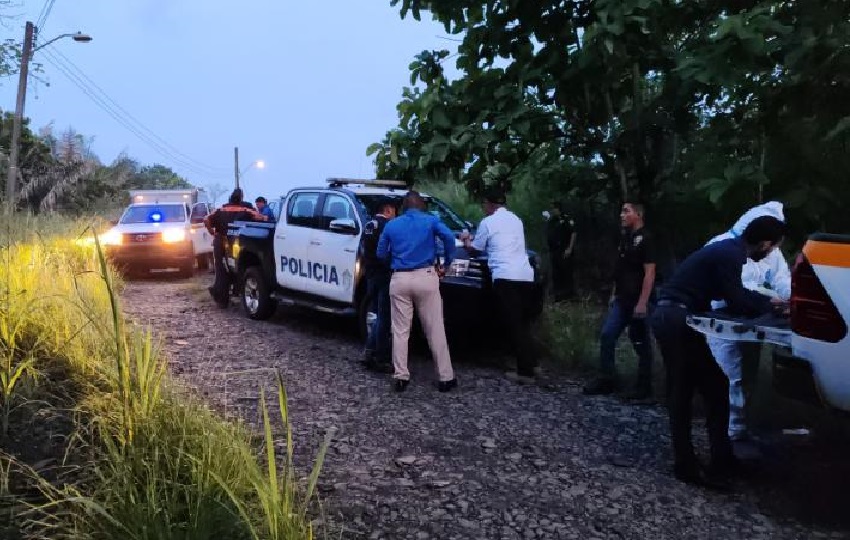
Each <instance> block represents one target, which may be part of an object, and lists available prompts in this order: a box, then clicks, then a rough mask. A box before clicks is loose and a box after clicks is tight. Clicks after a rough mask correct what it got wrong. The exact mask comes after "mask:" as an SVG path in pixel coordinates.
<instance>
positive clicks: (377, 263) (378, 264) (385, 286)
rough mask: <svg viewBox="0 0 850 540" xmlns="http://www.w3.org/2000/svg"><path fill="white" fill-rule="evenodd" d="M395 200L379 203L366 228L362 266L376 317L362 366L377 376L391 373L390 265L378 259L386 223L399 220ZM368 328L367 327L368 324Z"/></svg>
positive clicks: (386, 199) (367, 292) (387, 199)
mask: <svg viewBox="0 0 850 540" xmlns="http://www.w3.org/2000/svg"><path fill="white" fill-rule="evenodd" d="M396 212H397V211H396V206H395V202H393V200H392V199H389V198H384V199H382V200H381V201H380V202H379V203H378V208H377V209H376V213H375V216H374V217H373V218H372V219H371V220H370V221H369V222H368V223H366V226H365V227H363V262H364V265H365V270H366V297H367V298H369V302H371V304H372V307H371V311H372V312H373V313H375V314H376V318H375V321H374V322H373V323H372V327H371V329H369V332H368V338H367V339H366V348H365V349H364V350H363V358H362V363H363V366H364V367H365V368H366V369H368V370H370V371H376V372H378V373H392V372H393V367H392V361H391V352H392V346H391V337H390V279H391V278H392V271H391V270H390V263H389V261H385V260H382V259H379V258H378V240H379V239H380V238H381V233H383V232H384V227H385V226H386V225H387V223H388V222H389V221H390V220H391V219H393V218H394V217H395V216H396ZM367 324H368V323H367Z"/></svg>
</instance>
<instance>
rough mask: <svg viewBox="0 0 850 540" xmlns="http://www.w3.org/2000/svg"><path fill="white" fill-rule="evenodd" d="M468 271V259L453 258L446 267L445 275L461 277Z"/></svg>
mask: <svg viewBox="0 0 850 540" xmlns="http://www.w3.org/2000/svg"><path fill="white" fill-rule="evenodd" d="M468 271H469V259H455V260H453V261H452V264H450V265H449V267H448V268H446V275H447V276H454V277H463V276H465V275H466V273H467V272H468Z"/></svg>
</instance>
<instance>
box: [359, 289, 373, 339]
mask: <svg viewBox="0 0 850 540" xmlns="http://www.w3.org/2000/svg"><path fill="white" fill-rule="evenodd" d="M371 300H372V299H371V298H369V296H368V295H367V294H366V293H365V292H364V293H363V294H361V295H360V301H359V302H358V303H357V333H358V334H359V335H360V341H362V342H363V343H366V338H367V337H368V336H369V331H368V329H367V328H366V317H367V315H368V314H369V304H370V303H371Z"/></svg>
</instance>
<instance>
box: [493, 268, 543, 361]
mask: <svg viewBox="0 0 850 540" xmlns="http://www.w3.org/2000/svg"><path fill="white" fill-rule="evenodd" d="M533 287H534V284H533V283H531V282H529V281H512V280H508V279H496V280H494V281H493V292H494V293H495V295H496V302H497V303H498V305H499V311H500V312H501V315H502V320H503V321H504V322H505V327H506V330H507V331H508V334H509V335H510V339H511V345H512V347H513V349H514V354H515V355H516V359H517V374H518V375H522V376H525V377H533V376H534V368H535V367H537V358H536V356H535V352H534V350H535V349H534V340H533V339H532V337H531V321H530V318H529V317H528V313H527V309H526V307H527V306H528V304H529V301H528V299H529V298H531V297H532V294H533Z"/></svg>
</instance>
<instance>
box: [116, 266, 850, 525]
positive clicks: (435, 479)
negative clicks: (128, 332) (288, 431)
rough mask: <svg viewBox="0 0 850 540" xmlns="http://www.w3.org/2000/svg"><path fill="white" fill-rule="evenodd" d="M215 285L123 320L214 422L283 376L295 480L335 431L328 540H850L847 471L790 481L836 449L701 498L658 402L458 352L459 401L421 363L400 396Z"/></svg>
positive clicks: (342, 339) (329, 345)
mask: <svg viewBox="0 0 850 540" xmlns="http://www.w3.org/2000/svg"><path fill="white" fill-rule="evenodd" d="M210 281H211V276H210V275H208V274H204V275H200V276H196V277H195V278H194V279H190V280H171V279H166V278H157V279H145V280H138V281H132V282H130V283H128V284H127V287H126V289H125V290H124V292H123V306H124V310H125V311H126V313H127V314H128V315H129V316H130V318H131V319H133V320H135V321H137V322H139V323H142V324H150V325H152V326H153V327H154V328H155V329H156V330H157V331H158V332H159V333H160V335H162V337H163V341H164V347H165V350H166V352H167V355H168V358H169V364H170V366H171V370H172V373H174V375H175V376H176V377H177V378H178V379H179V380H181V381H182V382H183V383H185V384H187V385H188V386H190V387H193V388H195V389H197V391H198V392H199V393H200V394H201V395H202V396H203V397H204V398H205V399H206V400H208V401H209V403H210V404H211V405H213V406H214V407H216V408H218V409H219V410H221V411H222V412H223V413H224V414H225V415H227V416H233V415H242V417H243V418H245V419H246V420H247V421H249V422H256V412H257V411H256V408H257V404H258V395H259V391H258V389H259V387H260V386H261V385H268V386H271V385H273V377H274V376H273V373H272V372H271V370H270V368H277V369H280V371H281V373H282V374H283V377H284V380H285V383H286V386H287V392H288V394H289V402H290V408H291V421H292V423H293V430H294V437H295V442H296V445H297V449H296V454H297V455H296V458H297V459H296V462H297V465H298V467H299V469H300V472H302V473H303V474H304V475H305V476H306V474H307V473H308V471H309V467H310V464H311V462H312V460H313V458H314V456H315V452H316V450H317V449H318V447H319V444H320V442H321V440H322V437H323V435H324V433H325V432H326V431H327V430H328V429H330V428H336V429H337V434H336V437H335V439H334V442H333V444H332V447H331V449H330V451H329V453H328V457H327V460H326V462H325V467H324V470H323V472H322V476H321V482H320V484H321V485H320V492H321V496H322V499H323V504H324V508H325V512H324V513H325V517H324V522H325V525H326V526H327V528H328V529H330V531H331V534H330V537H331V538H339V537H340V536H339V535H340V533H342V538H358V539H359V538H375V539H377V538H387V539H406V538H410V539H417V540H426V539H455V538H456V539H471V538H474V539H495V538H504V539H513V538H518V539H526V538H527V539H536V538H576V539H603V538H618V539H632V538H634V539H656V538H659V539H660V538H706V539H707V538H734V539H757V538H765V539H767V538H771V539H792V538H794V539H804V538H805V539H808V538H846V537H850V536H848V535H847V532H846V531H847V530H848V529H847V528H845V527H846V526H847V522H846V521H847V518H846V517H844V520H845V522H843V523H842V522H841V519H840V518H841V517H843V516H840V514H842V513H844V512H843V511H841V510H840V508H844V509H846V508H850V506H848V497H847V495H846V493H847V489H848V488H847V487H846V486H848V485H850V483H847V482H846V480H847V478H846V477H845V479H844V481H843V482H840V483H839V485H838V486H837V487H835V488H834V489H833V490H831V491H830V490H828V488H823V487H822V486H821V484H820V483H817V485H812V482H811V481H809V482H808V483H807V482H806V481H805V479H803V480H802V481H801V479H800V478H799V475H795V474H794V473H793V471H795V470H804V469H805V467H803V466H801V465H799V463H801V462H802V463H808V464H810V466H811V468H818V470H820V469H822V468H823V467H827V466H828V467H832V466H835V462H838V461H841V462H844V461H847V459H846V456H847V455H850V454H849V453H848V452H847V451H846V449H845V450H844V451H843V452H838V453H836V452H833V454H836V455H832V454H829V452H827V451H826V450H823V449H818V448H816V447H814V445H799V444H797V445H790V444H789V443H787V441H786V442H785V444H784V445H781V446H780V448H779V449H778V450H777V451H776V453H775V456H774V459H772V460H770V461H769V462H768V464H767V465H765V469H766V471H765V472H763V473H761V474H760V475H759V476H758V477H757V478H755V479H753V480H751V481H750V482H748V483H746V484H744V483H741V484H739V485H738V486H737V489H736V490H735V492H734V493H732V494H717V493H712V492H708V491H704V490H701V489H698V488H693V487H689V486H686V485H682V484H680V483H678V482H676V481H675V480H674V479H673V478H672V477H671V475H670V472H669V468H670V463H669V438H668V436H667V424H666V415H665V412H664V410H663V409H662V408H661V407H660V406H650V407H646V406H643V407H640V406H631V405H627V404H624V403H622V402H620V401H619V400H617V399H615V398H607V397H602V398H587V397H585V396H582V395H581V392H580V382H579V381H576V380H570V379H569V378H566V377H561V376H557V377H553V378H551V380H550V381H549V383H548V384H546V385H544V386H537V387H524V386H517V385H514V384H512V383H510V382H508V381H506V380H505V379H504V378H503V377H502V376H501V372H500V371H499V370H498V369H495V368H494V367H488V366H487V365H486V363H487V362H486V360H488V358H486V357H482V354H481V353H477V354H473V352H471V351H469V350H466V351H464V350H454V351H453V353H454V354H453V360H454V364H455V368H456V371H457V375H458V380H459V383H460V387H459V389H458V391H456V392H452V393H447V394H441V393H439V392H437V391H436V389H435V388H434V374H433V368H432V365H431V362H430V360H428V359H427V358H423V357H421V356H422V355H421V353H420V354H419V355H415V356H414V358H413V359H412V365H411V368H412V369H411V372H412V377H413V380H412V383H411V385H410V387H409V388H408V390H407V392H405V393H403V394H395V393H394V392H392V391H391V386H390V382H389V380H388V379H386V378H385V376H379V375H374V374H370V373H367V372H364V371H363V370H362V369H361V368H360V366H359V365H358V363H357V356H358V354H359V351H360V345H359V343H358V340H357V338H356V335H355V333H354V331H353V330H352V329H351V326H350V325H347V323H346V322H345V321H344V320H340V319H337V318H333V317H329V316H321V315H318V314H313V313H309V312H305V311H301V310H284V309H281V310H279V311H278V313H277V314H276V315H275V317H274V318H273V319H272V320H270V321H268V322H255V321H250V320H248V319H247V318H245V317H244V316H243V315H242V312H241V306H238V307H237V306H236V305H234V306H232V307H231V308H229V309H227V310H220V309H217V308H216V307H215V306H214V304H213V302H212V301H211V299H210V298H209V295H208V294H207V292H206V285H208V284H209V282H210ZM484 356H492V353H487V354H486V355H484ZM699 431H700V433H702V429H701V428H700V430H699ZM697 441H698V442H699V443H700V444H701V445H703V447H704V446H705V440H704V438H702V435H700V436H699V437H698V438H697ZM703 450H704V448H703ZM825 452H826V453H825ZM825 455H826V456H827V457H826V458H825V457H824V456H825ZM829 459H833V461H829ZM800 460H802V461H800ZM825 460H826V461H825ZM789 471H791V472H789ZM846 472H847V467H844V468H843V471H842V474H844V473H846ZM826 476H829V475H826ZM807 478H809V477H808V476H807ZM818 482H820V480H819V481H818ZM824 490H827V491H824ZM824 493H830V494H831V495H830V496H829V497H826V496H821V495H823V494H824ZM820 499H824V501H823V503H822V504H826V505H830V506H832V505H836V507H837V508H839V510H837V511H836V512H834V513H835V514H838V518H836V516H833V515H832V514H833V512H831V511H824V509H823V508H821V506H822V504H820V503H817V502H814V503H813V501H819V500H820ZM826 510H829V509H826Z"/></svg>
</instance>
